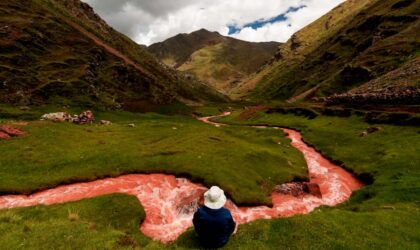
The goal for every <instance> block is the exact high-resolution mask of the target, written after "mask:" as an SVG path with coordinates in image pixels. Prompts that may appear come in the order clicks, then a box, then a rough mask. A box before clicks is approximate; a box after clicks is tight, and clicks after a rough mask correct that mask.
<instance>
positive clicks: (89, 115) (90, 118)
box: [73, 110, 95, 125]
mask: <svg viewBox="0 0 420 250" xmlns="http://www.w3.org/2000/svg"><path fill="white" fill-rule="evenodd" d="M94 121H95V117H94V115H93V112H92V111H90V110H88V111H85V112H83V113H81V114H80V115H78V116H77V117H76V118H75V119H73V123H75V124H79V125H84V124H92V123H93V122H94Z"/></svg>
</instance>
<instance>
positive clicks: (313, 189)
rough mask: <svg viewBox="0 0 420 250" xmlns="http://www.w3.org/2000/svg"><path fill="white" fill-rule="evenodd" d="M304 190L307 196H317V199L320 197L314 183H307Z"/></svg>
mask: <svg viewBox="0 0 420 250" xmlns="http://www.w3.org/2000/svg"><path fill="white" fill-rule="evenodd" d="M306 188H307V191H308V193H309V194H311V195H314V196H317V197H319V198H321V197H322V193H321V189H320V188H319V185H318V184H316V183H307V184H306Z"/></svg>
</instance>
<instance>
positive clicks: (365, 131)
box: [360, 127, 381, 137]
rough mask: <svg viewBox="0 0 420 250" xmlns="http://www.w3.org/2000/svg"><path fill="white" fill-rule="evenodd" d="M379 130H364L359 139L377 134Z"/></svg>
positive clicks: (372, 128)
mask: <svg viewBox="0 0 420 250" xmlns="http://www.w3.org/2000/svg"><path fill="white" fill-rule="evenodd" d="M379 130H381V128H378V127H369V128H367V129H365V130H364V131H363V132H362V133H361V134H360V137H365V136H368V135H370V134H372V133H375V132H377V131H379Z"/></svg>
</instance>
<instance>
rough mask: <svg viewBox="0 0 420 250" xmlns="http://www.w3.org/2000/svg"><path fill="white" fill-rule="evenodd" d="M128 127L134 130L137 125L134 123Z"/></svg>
mask: <svg viewBox="0 0 420 250" xmlns="http://www.w3.org/2000/svg"><path fill="white" fill-rule="evenodd" d="M128 127H130V128H134V127H136V125H135V124H134V123H130V124H128Z"/></svg>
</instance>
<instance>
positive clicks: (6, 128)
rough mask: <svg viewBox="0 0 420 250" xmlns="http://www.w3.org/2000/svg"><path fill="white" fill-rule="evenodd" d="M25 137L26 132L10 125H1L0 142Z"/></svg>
mask: <svg viewBox="0 0 420 250" xmlns="http://www.w3.org/2000/svg"><path fill="white" fill-rule="evenodd" d="M23 135H25V132H24V131H23V130H21V129H18V128H15V127H12V126H10V125H0V140H2V139H3V140H8V139H11V138H12V137H18V136H23Z"/></svg>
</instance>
